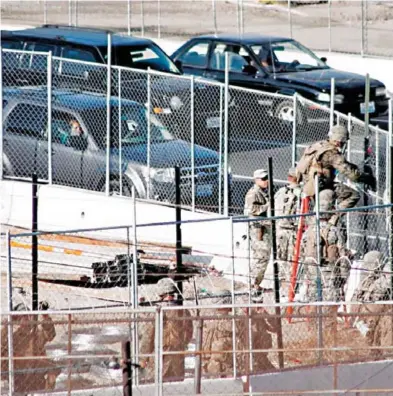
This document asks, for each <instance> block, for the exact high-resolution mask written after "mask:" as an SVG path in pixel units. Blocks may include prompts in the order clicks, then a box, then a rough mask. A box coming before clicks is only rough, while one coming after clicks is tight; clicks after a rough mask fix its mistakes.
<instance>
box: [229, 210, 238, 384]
mask: <svg viewBox="0 0 393 396" xmlns="http://www.w3.org/2000/svg"><path fill="white" fill-rule="evenodd" d="M229 239H230V244H231V262H232V282H231V293H232V315H233V316H235V315H236V310H235V274H236V272H235V250H234V246H233V219H232V217H231V218H230V219H229ZM232 351H233V354H232V358H233V378H236V377H237V367H236V322H235V319H232Z"/></svg>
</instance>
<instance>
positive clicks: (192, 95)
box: [190, 76, 195, 212]
mask: <svg viewBox="0 0 393 396" xmlns="http://www.w3.org/2000/svg"><path fill="white" fill-rule="evenodd" d="M190 83H191V98H190V99H191V101H190V102H191V103H190V107H191V120H190V121H191V207H192V211H193V212H194V211H195V108H194V107H195V85H194V83H195V80H194V76H191V81H190Z"/></svg>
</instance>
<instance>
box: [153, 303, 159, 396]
mask: <svg viewBox="0 0 393 396" xmlns="http://www.w3.org/2000/svg"><path fill="white" fill-rule="evenodd" d="M160 318H161V308H160V307H157V310H156V313H155V322H154V383H155V385H156V392H155V393H156V395H160V393H161V383H160V372H161V366H160V361H161V353H160V352H161V333H160V323H161V321H160Z"/></svg>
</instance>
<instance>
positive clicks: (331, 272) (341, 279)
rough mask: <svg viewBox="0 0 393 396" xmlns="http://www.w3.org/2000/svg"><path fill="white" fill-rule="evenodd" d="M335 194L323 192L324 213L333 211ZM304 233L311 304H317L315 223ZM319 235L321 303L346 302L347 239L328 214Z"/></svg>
mask: <svg viewBox="0 0 393 396" xmlns="http://www.w3.org/2000/svg"><path fill="white" fill-rule="evenodd" d="M333 195H334V193H333V191H331V190H324V191H322V192H321V193H320V201H321V202H320V210H321V211H329V210H332V197H333ZM305 234H306V235H305V240H306V242H305V243H306V245H305V249H304V254H305V265H306V269H305V274H306V277H307V280H308V282H309V289H308V296H309V300H310V301H317V284H316V279H317V275H318V265H317V262H316V258H317V243H316V242H317V241H316V224H315V223H313V224H311V225H310V226H309V228H308V229H307V231H306V233H305ZM320 236H321V241H320V246H321V267H320V268H319V270H320V276H321V282H322V300H323V301H336V302H338V301H341V300H343V297H344V293H343V287H344V285H345V282H346V281H347V279H348V277H349V271H350V269H351V265H350V262H349V261H348V257H350V252H349V251H348V250H347V249H346V248H345V241H344V237H343V235H342V233H341V232H340V230H339V228H338V227H336V226H334V225H333V224H331V223H330V222H329V216H327V215H325V216H323V215H322V218H321V220H320ZM340 258H341V259H340Z"/></svg>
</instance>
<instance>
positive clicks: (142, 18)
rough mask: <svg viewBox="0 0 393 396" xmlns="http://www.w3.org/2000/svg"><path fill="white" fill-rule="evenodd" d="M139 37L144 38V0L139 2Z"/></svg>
mask: <svg viewBox="0 0 393 396" xmlns="http://www.w3.org/2000/svg"><path fill="white" fill-rule="evenodd" d="M141 36H142V37H144V36H145V8H144V0H141Z"/></svg>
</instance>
